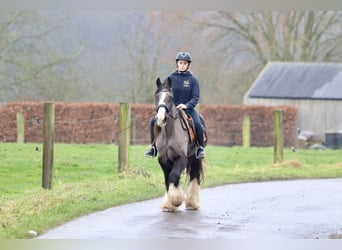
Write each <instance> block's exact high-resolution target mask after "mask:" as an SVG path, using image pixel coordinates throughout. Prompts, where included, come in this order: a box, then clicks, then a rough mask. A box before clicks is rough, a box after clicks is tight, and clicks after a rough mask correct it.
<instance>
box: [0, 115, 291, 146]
mask: <svg viewBox="0 0 342 250" xmlns="http://www.w3.org/2000/svg"><path fill="white" fill-rule="evenodd" d="M152 116H153V115H152ZM152 116H147V117H136V116H134V117H132V118H131V125H130V126H128V127H126V128H124V129H125V130H127V129H129V130H130V142H131V144H149V143H150V120H151V118H152ZM1 124H2V125H4V124H7V127H8V128H7V129H6V131H7V133H4V130H2V132H0V140H1V141H7V142H8V141H12V142H14V141H16V137H17V129H16V128H17V120H16V119H11V120H3V121H1ZM43 125H44V121H43V119H42V118H40V117H26V119H25V120H24V128H25V141H26V142H41V141H42V135H43ZM242 126H243V122H242V121H218V120H206V131H207V134H208V144H212V145H225V146H238V145H242V134H243V133H242ZM55 131H56V132H55V138H56V139H55V141H56V142H61V143H100V144H107V143H114V144H115V143H116V142H117V140H118V137H119V134H120V132H121V131H120V128H119V117H118V116H117V115H109V116H103V117H97V118H91V119H78V118H71V119H57V118H56V120H55ZM250 131H251V134H250V137H251V145H252V146H253V145H255V146H271V145H272V144H273V138H274V124H273V122H272V121H267V122H266V121H264V122H253V121H251V123H250ZM289 133H291V131H289V130H287V129H285V130H284V136H285V138H287V137H289V138H291V137H292V136H293V135H292V134H291V135H287V134H289Z"/></svg>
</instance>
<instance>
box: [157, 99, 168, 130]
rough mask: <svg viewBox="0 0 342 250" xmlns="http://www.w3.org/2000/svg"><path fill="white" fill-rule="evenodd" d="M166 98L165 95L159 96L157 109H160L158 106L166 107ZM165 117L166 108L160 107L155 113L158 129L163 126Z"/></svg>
mask: <svg viewBox="0 0 342 250" xmlns="http://www.w3.org/2000/svg"><path fill="white" fill-rule="evenodd" d="M166 96H167V94H166V93H161V96H160V99H159V103H158V107H160V105H166V103H165V98H166ZM165 115H166V108H165V107H160V108H159V109H158V113H157V125H158V126H159V127H163V126H165V124H164V120H165Z"/></svg>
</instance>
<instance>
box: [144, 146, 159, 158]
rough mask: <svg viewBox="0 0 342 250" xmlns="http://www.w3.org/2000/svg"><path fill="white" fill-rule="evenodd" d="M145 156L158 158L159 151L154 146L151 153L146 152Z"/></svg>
mask: <svg viewBox="0 0 342 250" xmlns="http://www.w3.org/2000/svg"><path fill="white" fill-rule="evenodd" d="M144 155H145V156H146V157H150V158H153V157H155V156H157V150H156V147H155V146H152V147H151V149H150V150H149V151H146V152H145V153H144Z"/></svg>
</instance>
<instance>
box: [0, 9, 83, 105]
mask: <svg viewBox="0 0 342 250" xmlns="http://www.w3.org/2000/svg"><path fill="white" fill-rule="evenodd" d="M66 19H67V16H66V15H65V14H61V13H52V12H49V13H43V12H31V11H18V12H0V101H13V100H27V99H30V100H41V99H50V100H51V99H59V100H63V98H64V97H65V95H64V94H62V95H55V93H56V92H55V91H54V89H57V88H58V89H60V90H61V89H62V88H61V86H60V85H59V86H58V87H56V85H53V84H56V79H58V80H57V81H58V82H59V83H61V84H62V81H63V77H62V76H64V75H65V74H63V71H64V72H65V70H67V68H69V70H68V71H69V73H70V67H69V66H70V65H68V64H69V63H70V62H72V61H73V60H74V59H75V58H77V57H78V56H79V54H80V52H81V50H82V49H81V47H80V48H78V50H73V51H70V50H69V51H68V52H65V49H64V46H65V44H63V42H61V41H59V40H58V36H57V35H56V30H57V29H58V28H59V27H60V25H61V24H62V23H63V22H64V21H65V20H66ZM58 42H59V43H58ZM64 80H65V79H64Z"/></svg>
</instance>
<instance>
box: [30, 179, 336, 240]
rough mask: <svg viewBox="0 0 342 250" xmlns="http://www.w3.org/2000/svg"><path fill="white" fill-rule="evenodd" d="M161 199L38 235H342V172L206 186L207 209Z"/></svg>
mask: <svg viewBox="0 0 342 250" xmlns="http://www.w3.org/2000/svg"><path fill="white" fill-rule="evenodd" d="M161 203H162V197H161V198H158V199H153V200H148V201H143V202H137V203H132V204H127V205H123V206H118V207H113V208H109V209H107V210H104V211H100V212H96V213H92V214H89V215H86V216H83V217H80V218H78V219H76V220H74V221H71V222H68V223H66V224H64V225H62V226H59V227H56V228H54V229H51V230H50V231H48V232H46V233H45V234H42V235H40V236H38V237H37V239H329V238H340V239H341V238H342V178H336V179H335V178H333V179H307V180H291V181H272V182H258V183H243V184H231V185H225V186H219V187H214V188H206V189H202V190H201V209H200V210H198V211H192V210H186V209H185V208H184V206H183V205H182V206H181V207H180V208H179V209H178V210H177V211H176V212H174V213H168V212H162V211H161V209H160V205H161Z"/></svg>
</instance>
